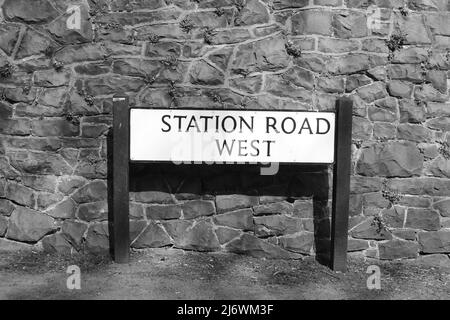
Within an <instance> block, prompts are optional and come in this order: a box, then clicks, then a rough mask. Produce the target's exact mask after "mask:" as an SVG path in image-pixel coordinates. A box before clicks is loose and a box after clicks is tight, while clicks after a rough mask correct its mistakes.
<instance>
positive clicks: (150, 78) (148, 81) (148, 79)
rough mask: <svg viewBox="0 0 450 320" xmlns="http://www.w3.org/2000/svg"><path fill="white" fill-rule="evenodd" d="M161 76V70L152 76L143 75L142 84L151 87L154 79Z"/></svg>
mask: <svg viewBox="0 0 450 320" xmlns="http://www.w3.org/2000/svg"><path fill="white" fill-rule="evenodd" d="M160 74H161V70H158V72H156V73H154V74H145V76H144V82H145V84H146V85H147V86H150V85H152V84H153V83H154V82H155V81H156V79H158V77H159V75H160Z"/></svg>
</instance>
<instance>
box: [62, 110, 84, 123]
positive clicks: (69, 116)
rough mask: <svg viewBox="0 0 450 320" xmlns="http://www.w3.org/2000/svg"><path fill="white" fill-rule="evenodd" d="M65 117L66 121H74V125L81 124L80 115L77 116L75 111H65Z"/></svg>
mask: <svg viewBox="0 0 450 320" xmlns="http://www.w3.org/2000/svg"><path fill="white" fill-rule="evenodd" d="M63 117H64V118H65V119H66V121H68V122H70V123H72V124H73V125H74V126H78V125H79V124H80V119H79V116H76V115H74V114H73V113H70V112H69V113H65V114H63Z"/></svg>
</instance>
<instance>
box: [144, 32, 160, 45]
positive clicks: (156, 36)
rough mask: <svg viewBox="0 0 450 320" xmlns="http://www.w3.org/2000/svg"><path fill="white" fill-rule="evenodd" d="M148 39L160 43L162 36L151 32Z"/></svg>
mask: <svg viewBox="0 0 450 320" xmlns="http://www.w3.org/2000/svg"><path fill="white" fill-rule="evenodd" d="M147 39H148V41H149V42H150V43H153V44H155V43H158V42H159V39H160V37H159V36H158V35H157V34H154V33H150V34H149V35H148V37H147Z"/></svg>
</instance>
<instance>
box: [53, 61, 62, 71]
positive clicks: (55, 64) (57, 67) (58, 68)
mask: <svg viewBox="0 0 450 320" xmlns="http://www.w3.org/2000/svg"><path fill="white" fill-rule="evenodd" d="M52 66H53V68H54V69H55V70H56V71H61V70H62V69H63V68H64V64H63V63H62V62H61V61H58V60H56V59H53V61H52Z"/></svg>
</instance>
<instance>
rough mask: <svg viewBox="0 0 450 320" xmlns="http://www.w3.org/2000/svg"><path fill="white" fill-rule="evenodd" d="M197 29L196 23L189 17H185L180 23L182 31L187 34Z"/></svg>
mask: <svg viewBox="0 0 450 320" xmlns="http://www.w3.org/2000/svg"><path fill="white" fill-rule="evenodd" d="M194 28H195V25H194V22H192V20H191V19H189V17H185V18H184V19H183V20H181V21H180V29H181V30H182V31H183V32H185V33H190V32H191V31H192V29H194Z"/></svg>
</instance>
